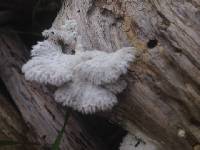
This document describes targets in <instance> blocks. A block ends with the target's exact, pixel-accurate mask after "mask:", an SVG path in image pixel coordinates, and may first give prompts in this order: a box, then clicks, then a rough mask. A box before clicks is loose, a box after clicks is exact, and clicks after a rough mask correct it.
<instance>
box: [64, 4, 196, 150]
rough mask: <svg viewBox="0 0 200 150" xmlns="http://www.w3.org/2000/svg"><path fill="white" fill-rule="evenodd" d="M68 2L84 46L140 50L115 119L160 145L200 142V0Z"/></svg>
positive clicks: (171, 147) (180, 149)
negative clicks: (139, 55)
mask: <svg viewBox="0 0 200 150" xmlns="http://www.w3.org/2000/svg"><path fill="white" fill-rule="evenodd" d="M66 2H67V5H66V14H67V16H68V17H69V18H73V19H76V20H77V21H78V24H79V25H80V26H79V29H80V34H81V35H82V36H83V43H84V47H85V48H87V49H94V48H95V49H100V50H105V51H113V50H116V49H117V48H120V47H123V46H130V45H133V46H135V47H136V48H137V49H138V50H139V51H142V55H141V57H140V58H138V61H137V62H136V63H135V64H132V66H131V67H130V70H129V75H128V76H127V80H128V83H129V87H128V89H127V90H126V91H125V92H124V93H123V94H122V95H121V97H120V103H119V104H118V106H117V107H116V108H115V109H114V110H113V114H111V118H112V120H114V121H116V122H118V121H119V122H120V123H121V124H122V125H123V126H124V127H125V128H127V130H129V131H130V132H133V133H134V131H133V128H135V127H137V128H138V129H139V130H140V131H141V132H142V133H144V134H146V135H147V136H148V137H149V138H151V139H152V140H155V143H157V144H158V145H159V146H160V147H161V149H162V150H192V149H195V147H198V145H199V144H200V86H199V85H200V30H199V27H200V2H199V1H197V0H196V1H195V0H191V1H188V0H183V1H178V0H175V1H171V0H126V1H124V0H85V1H80V0H73V1H71V0H66ZM157 41H158V43H157ZM148 42H150V43H148ZM152 43H153V44H152ZM148 46H149V47H148ZM181 132H183V133H185V134H183V135H180V133H181Z"/></svg>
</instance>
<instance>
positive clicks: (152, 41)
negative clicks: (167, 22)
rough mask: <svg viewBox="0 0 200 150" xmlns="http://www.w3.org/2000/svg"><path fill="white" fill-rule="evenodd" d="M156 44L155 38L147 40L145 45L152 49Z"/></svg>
mask: <svg viewBox="0 0 200 150" xmlns="http://www.w3.org/2000/svg"><path fill="white" fill-rule="evenodd" d="M157 45H158V40H157V39H151V40H149V41H148V42H147V47H148V48H150V49H152V48H154V47H156V46H157Z"/></svg>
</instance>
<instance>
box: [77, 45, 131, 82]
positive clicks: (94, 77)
mask: <svg viewBox="0 0 200 150" xmlns="http://www.w3.org/2000/svg"><path fill="white" fill-rule="evenodd" d="M91 57H93V58H92V59H90V60H88V61H85V62H82V63H80V64H79V65H77V66H76V67H75V68H74V70H75V74H76V75H77V78H80V79H81V80H84V81H88V82H91V83H93V84H96V85H102V84H107V83H113V82H116V81H117V80H118V79H119V77H120V76H121V75H122V74H125V73H126V72H127V69H128V66H129V63H130V62H131V61H133V59H134V49H133V47H125V48H122V49H120V50H118V51H116V52H113V53H105V52H104V53H99V52H98V53H97V54H96V56H95V53H94V52H93V53H92V55H91Z"/></svg>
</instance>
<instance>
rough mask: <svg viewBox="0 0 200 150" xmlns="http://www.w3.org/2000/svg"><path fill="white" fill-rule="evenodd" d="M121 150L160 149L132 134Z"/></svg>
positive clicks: (125, 140) (126, 139)
mask: <svg viewBox="0 0 200 150" xmlns="http://www.w3.org/2000/svg"><path fill="white" fill-rule="evenodd" d="M119 150H158V148H157V147H156V146H155V145H154V144H153V143H152V142H150V141H143V139H140V138H138V137H136V136H134V135H132V134H130V133H128V134H127V135H126V136H125V137H124V139H123V141H122V143H121V145H120V148H119Z"/></svg>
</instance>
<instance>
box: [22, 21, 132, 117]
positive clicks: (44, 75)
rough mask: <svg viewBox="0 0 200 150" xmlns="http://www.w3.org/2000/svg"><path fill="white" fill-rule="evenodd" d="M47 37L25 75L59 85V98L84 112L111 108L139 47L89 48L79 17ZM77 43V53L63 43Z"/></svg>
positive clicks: (36, 48)
mask: <svg viewBox="0 0 200 150" xmlns="http://www.w3.org/2000/svg"><path fill="white" fill-rule="evenodd" d="M43 36H45V37H47V40H44V41H42V42H38V43H37V44H36V45H35V46H33V48H32V51H31V57H32V58H31V59H30V60H29V61H28V62H27V63H26V64H25V65H23V67H22V72H23V73H24V74H25V78H26V79H27V80H30V81H37V82H39V83H44V84H52V85H55V86H58V89H57V91H56V92H55V100H56V101H57V102H60V103H62V104H63V105H64V106H69V107H72V108H73V109H75V110H78V111H80V112H82V113H86V114H87V113H94V112H97V111H105V110H108V109H111V108H112V107H113V106H114V105H115V104H116V103H117V97H116V94H118V93H120V92H122V91H123V90H124V89H125V88H126V86H127V84H126V82H125V81H124V80H122V79H121V75H123V74H125V73H126V72H127V69H128V67H129V64H130V62H132V61H134V60H135V56H136V50H135V49H134V48H133V47H125V48H122V49H120V50H117V51H116V52H113V53H107V52H103V51H98V50H93V51H85V50H84V48H83V45H82V43H81V37H80V36H78V35H77V23H76V21H75V20H66V21H64V24H59V26H53V27H52V28H50V29H48V30H45V31H44V32H43ZM61 43H62V44H67V45H73V44H74V43H75V55H70V54H65V53H63V50H67V51H69V49H67V47H63V46H62V44H61Z"/></svg>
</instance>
